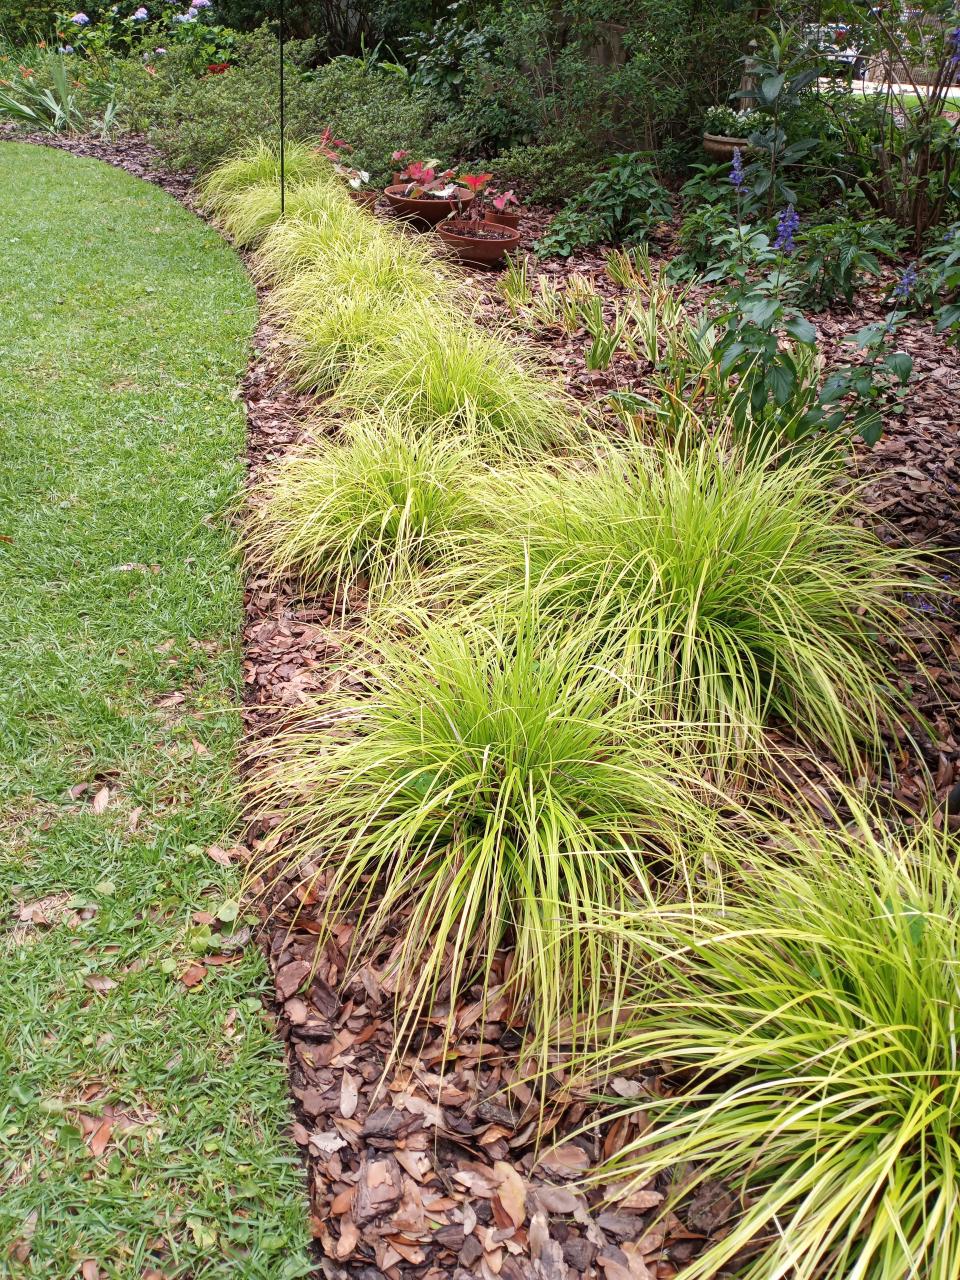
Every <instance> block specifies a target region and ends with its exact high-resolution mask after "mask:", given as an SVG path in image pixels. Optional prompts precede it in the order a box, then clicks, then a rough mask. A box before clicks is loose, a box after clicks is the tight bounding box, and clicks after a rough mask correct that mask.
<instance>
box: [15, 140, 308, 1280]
mask: <svg viewBox="0 0 960 1280" xmlns="http://www.w3.org/2000/svg"><path fill="white" fill-rule="evenodd" d="M0 221H2V224H3V226H4V228H5V229H6V234H5V236H4V239H3V242H2V243H0V262H2V269H0V405H2V414H0V417H2V427H0V435H2V446H3V447H2V451H0V537H2V540H0V601H2V603H3V612H2V615H0V618H2V620H0V670H2V673H3V679H2V681H0V885H2V888H3V892H4V900H5V903H6V904H7V905H8V907H9V908H10V909H9V910H7V911H5V913H4V917H5V918H4V921H3V925H2V932H0V1046H2V1049H0V1054H3V1055H4V1056H3V1058H2V1059H0V1126H2V1132H3V1152H4V1154H3V1157H2V1166H0V1177H2V1181H3V1186H4V1195H3V1197H2V1199H0V1240H2V1241H3V1251H2V1260H0V1271H2V1272H3V1274H5V1275H11V1276H44V1277H60V1276H63V1277H67V1276H71V1277H72V1276H75V1275H77V1274H78V1273H81V1272H82V1275H83V1276H84V1277H85V1280H91V1278H92V1277H98V1278H100V1280H106V1278H107V1277H121V1276H122V1277H141V1276H147V1275H152V1276H154V1277H156V1276H162V1277H163V1278H164V1280H172V1278H173V1277H175V1276H184V1277H187V1276H189V1277H190V1278H191V1280H198V1278H199V1277H212V1276H231V1277H239V1276H242V1277H260V1276H262V1277H265V1278H266V1277H269V1278H270V1280H287V1278H289V1277H293V1276H299V1275H303V1274H306V1271H307V1265H306V1262H305V1254H304V1245H305V1242H306V1213H305V1209H306V1204H305V1199H304V1197H303V1178H302V1173H301V1169H300V1165H299V1160H298V1158H297V1155H296V1152H295V1148H294V1147H293V1146H292V1144H291V1143H290V1142H289V1141H288V1139H287V1136H286V1134H285V1132H284V1131H285V1129H286V1127H287V1125H288V1123H289V1117H288V1113H287V1094H286V1076H285V1071H284V1066H283V1061H282V1057H281V1052H280V1049H279V1045H278V1043H277V1041H276V1040H275V1037H274V1033H273V1030H272V1027H271V1024H270V1023H269V1021H268V1019H267V1018H266V1016H265V1014H264V1012H263V1008H262V1004H261V999H260V995H261V992H262V991H263V990H264V985H265V984H264V964H263V960H262V957H261V955H260V952H259V951H258V950H257V949H256V948H255V947H254V946H252V945H246V944H247V942H248V939H249V932H248V930H247V929H246V926H245V924H244V921H243V920H242V918H241V919H237V918H236V912H237V908H236V904H235V897H236V894H237V888H238V880H239V868H238V866H237V860H236V859H235V858H231V857H230V856H229V854H230V851H229V849H227V850H226V851H224V849H223V848H222V846H223V845H224V844H225V843H227V841H226V837H225V833H226V832H228V831H229V829H230V825H231V822H232V820H233V818H234V816H235V815H234V812H233V808H232V802H231V800H230V798H229V784H230V782H231V779H232V774H233V768H234V765H235V760H236V752H237V747H238V741H239V735H240V714H239V711H240V708H239V702H240V697H239V693H240V687H241V677H240V647H239V635H240V625H241V619H242V594H241V580H240V570H239V565H238V563H237V561H236V558H235V557H234V555H233V554H232V551H231V544H232V536H231V533H230V530H229V527H228V525H227V522H226V521H225V519H224V518H223V512H224V510H225V508H226V507H227V506H228V505H229V504H230V503H231V502H233V500H234V499H235V497H236V495H237V493H238V492H239V489H240V487H241V484H242V478H243V452H244V420H243V413H242V410H241V408H240V407H239V404H238V402H237V398H236V397H237V392H236V388H237V384H238V382H239V380H240V378H241V376H242V374H243V372H244V370H245V368H246V363H247V356H248V349H249V342H250V337H251V334H252V330H253V326H254V323H255V301H254V293H253V289H252V287H251V285H250V282H249V280H248V279H247V277H246V275H245V273H244V270H243V267H242V264H241V263H240V260H239V259H238V258H237V256H236V254H235V253H234V252H233V251H232V250H231V249H229V248H228V247H227V246H226V245H225V244H224V243H223V241H222V240H221V239H220V237H219V236H218V235H217V234H216V233H215V232H214V231H213V230H212V229H211V228H209V227H207V226H205V225H204V224H203V223H202V222H200V221H199V220H198V219H196V218H195V217H193V216H192V215H190V214H189V213H188V212H186V211H185V210H184V209H183V208H182V207H180V206H179V205H178V204H176V203H175V201H174V200H172V199H171V198H170V197H169V196H167V195H166V194H164V193H163V192H162V191H160V190H158V189H157V188H156V187H154V186H151V185H149V184H147V183H144V182H141V181H138V180H137V179H135V178H132V177H130V176H129V175H127V174H125V173H123V172H122V171H120V170H119V169H116V168H113V167H110V166H108V165H104V164H101V163H99V162H97V161H92V160H78V159H75V158H73V157H70V156H68V155H66V154H64V153H62V152H59V151H54V150H48V149H45V148H37V147H31V146H24V145H19V144H8V145H4V146H3V147H0Z"/></svg>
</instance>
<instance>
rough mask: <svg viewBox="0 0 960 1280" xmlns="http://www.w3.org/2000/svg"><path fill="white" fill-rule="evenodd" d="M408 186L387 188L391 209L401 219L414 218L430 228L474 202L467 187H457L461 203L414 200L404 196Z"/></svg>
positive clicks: (401, 185)
mask: <svg viewBox="0 0 960 1280" xmlns="http://www.w3.org/2000/svg"><path fill="white" fill-rule="evenodd" d="M406 185H407V184H406V183H398V184H395V185H394V186H391V187H387V189H386V190H385V191H384V193H383V194H384V195H385V196H386V198H387V201H388V203H389V205H390V207H391V208H392V209H393V211H394V213H396V214H397V215H398V216H399V217H401V218H413V219H414V220H415V221H418V222H423V223H425V224H426V225H427V226H430V227H435V226H436V225H437V223H438V222H442V221H443V219H444V218H448V217H449V216H450V214H451V213H456V212H458V209H465V208H466V207H467V205H469V204H470V203H471V201H472V200H473V192H472V191H468V190H467V188H466V187H457V194H458V195H459V197H460V199H459V201H457V200H431V199H430V197H429V196H427V197H424V198H421V199H412V198H410V197H408V196H405V195H404V194H403V192H404V189H405V187H406Z"/></svg>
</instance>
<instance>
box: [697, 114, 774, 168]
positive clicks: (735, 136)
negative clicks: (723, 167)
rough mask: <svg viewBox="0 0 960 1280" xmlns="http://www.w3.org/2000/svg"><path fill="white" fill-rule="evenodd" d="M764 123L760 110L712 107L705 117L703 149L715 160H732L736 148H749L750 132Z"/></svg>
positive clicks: (753, 131) (754, 131) (745, 149)
mask: <svg viewBox="0 0 960 1280" xmlns="http://www.w3.org/2000/svg"><path fill="white" fill-rule="evenodd" d="M762 125H763V121H762V119H761V116H760V113H759V112H758V111H735V110H734V108H733V107H711V108H710V109H709V110H708V111H707V113H706V114H705V115H704V117H703V149H704V151H705V152H706V153H707V155H708V156H712V158H713V159H714V160H726V161H730V160H732V159H733V152H734V149H735V148H739V149H740V150H741V151H747V150H749V148H750V134H751V133H756V132H757V130H758V129H760V128H762Z"/></svg>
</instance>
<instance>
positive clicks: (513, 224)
mask: <svg viewBox="0 0 960 1280" xmlns="http://www.w3.org/2000/svg"><path fill="white" fill-rule="evenodd" d="M483 220H484V222H495V223H497V225H498V226H501V227H510V228H511V230H513V231H516V229H517V227H519V225H520V211H519V209H513V210H508V209H485V210H484V214H483Z"/></svg>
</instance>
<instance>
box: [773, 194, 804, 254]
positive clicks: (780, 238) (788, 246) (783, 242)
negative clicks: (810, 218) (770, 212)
mask: <svg viewBox="0 0 960 1280" xmlns="http://www.w3.org/2000/svg"><path fill="white" fill-rule="evenodd" d="M799 230H800V218H799V215H798V214H797V211H796V209H795V208H794V207H793V205H792V204H788V205H787V207H786V208H785V209H784V211H783V213H781V215H780V217H779V218H778V219H777V238H776V240H774V242H773V247H774V248H775V249H779V250H780V252H781V253H788V254H789V253H793V251H794V249H796V247H797V246H796V242H795V240H794V236H796V234H797V232H798V231H799Z"/></svg>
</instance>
